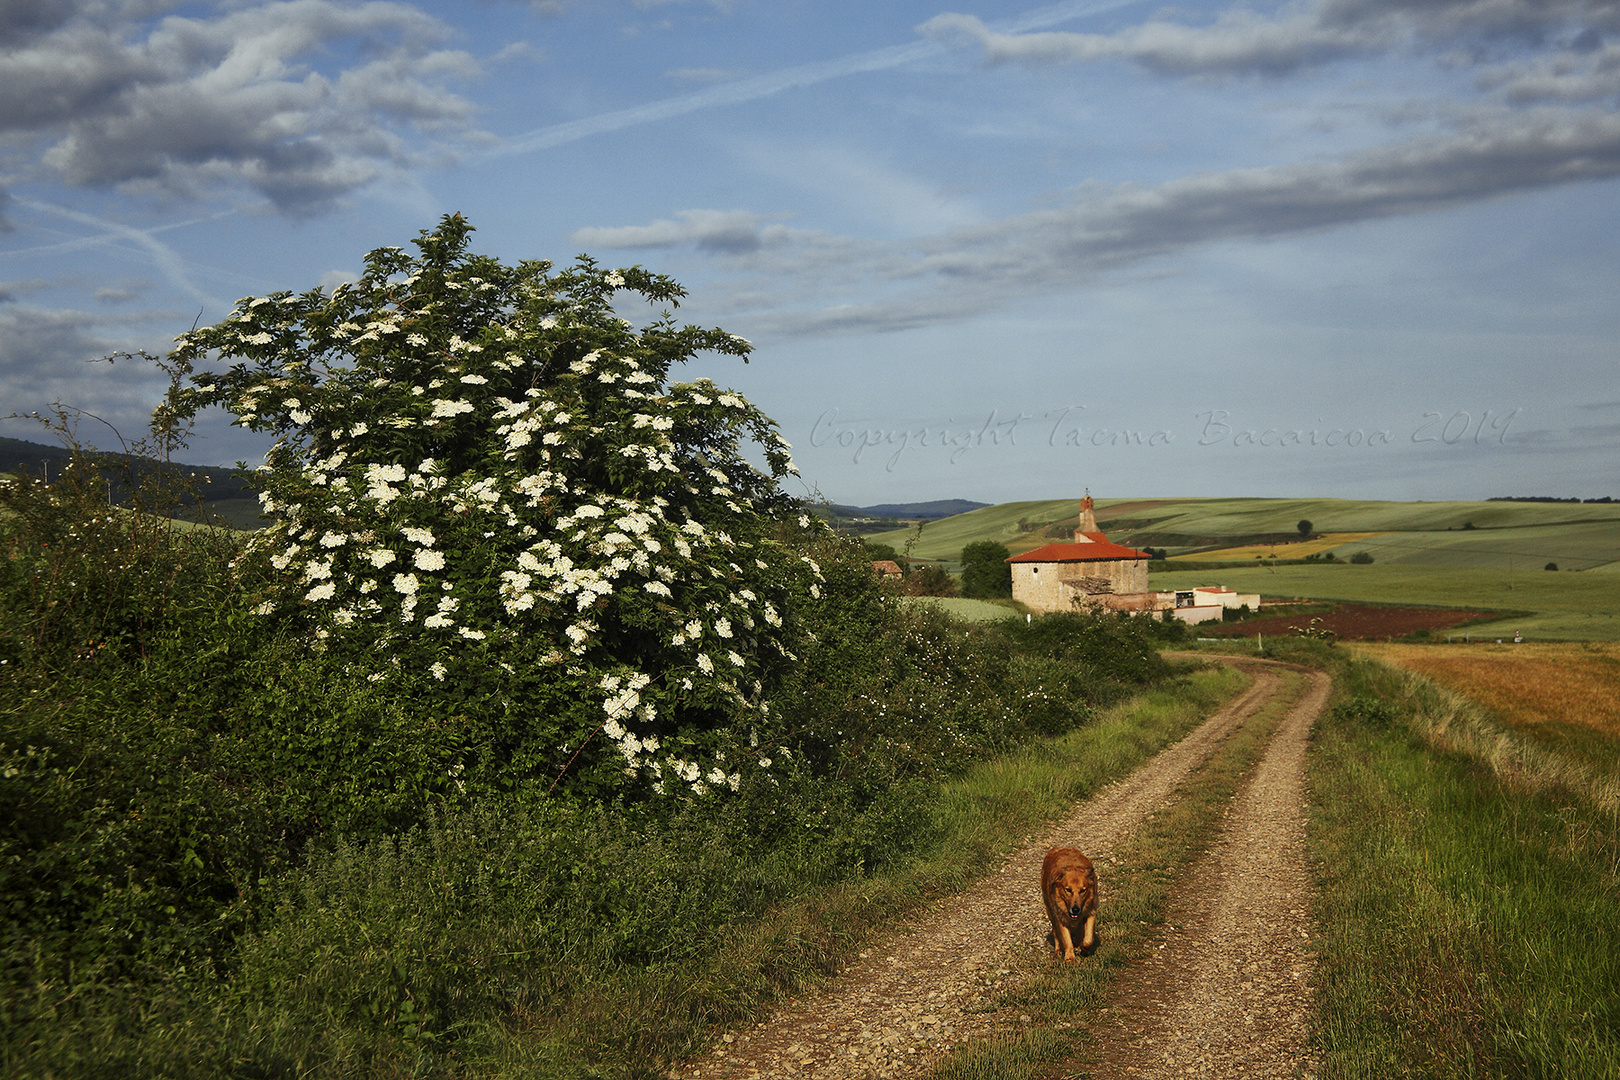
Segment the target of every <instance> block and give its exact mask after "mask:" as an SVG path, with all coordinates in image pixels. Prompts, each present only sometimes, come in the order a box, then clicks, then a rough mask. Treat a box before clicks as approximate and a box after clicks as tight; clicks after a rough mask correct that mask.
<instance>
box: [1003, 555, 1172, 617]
mask: <svg viewBox="0 0 1620 1080" xmlns="http://www.w3.org/2000/svg"><path fill="white" fill-rule="evenodd" d="M1012 573H1013V599H1014V600H1017V601H1019V602H1021V603H1024V604H1027V605H1029V606H1030V607H1031V608H1033V609H1034V610H1036V611H1074V610H1076V606H1075V604H1074V601H1073V597H1074V596H1075V591H1074V590H1073V589H1070V588H1065V587H1064V586H1063V582H1064V581H1071V580H1073V579H1075V578H1079V577H1095V578H1107V579H1108V583H1109V585H1110V586H1112V587H1113V591H1114V592H1115V593H1143V592H1147V581H1148V572H1147V560H1146V559H1108V560H1103V561H1099V562H1061V563H1033V562H1026V563H1018V562H1015V563H1013V564H1012Z"/></svg>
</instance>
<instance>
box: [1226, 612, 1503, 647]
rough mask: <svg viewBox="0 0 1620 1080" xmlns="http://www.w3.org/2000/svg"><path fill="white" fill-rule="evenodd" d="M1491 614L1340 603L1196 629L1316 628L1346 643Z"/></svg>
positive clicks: (1243, 633) (1237, 632)
mask: <svg viewBox="0 0 1620 1080" xmlns="http://www.w3.org/2000/svg"><path fill="white" fill-rule="evenodd" d="M1490 614H1491V613H1490V612H1488V611H1456V610H1454V609H1451V608H1403V607H1369V606H1367V605H1365V604H1340V605H1339V606H1338V607H1337V608H1336V609H1334V610H1333V611H1325V612H1317V613H1315V614H1311V615H1278V616H1275V617H1274V618H1269V619H1246V620H1244V621H1243V622H1236V623H1204V624H1201V625H1199V626H1197V627H1195V628H1194V629H1196V630H1197V632H1198V635H1199V636H1200V637H1253V636H1254V635H1256V634H1276V635H1283V634H1292V633H1293V632H1294V630H1295V629H1296V628H1301V627H1309V626H1310V625H1311V620H1312V619H1321V620H1322V621H1321V622H1320V623H1318V624H1317V625H1318V626H1320V627H1321V628H1322V629H1324V630H1331V631H1333V632H1334V633H1335V634H1337V635H1339V637H1341V638H1344V639H1345V640H1347V641H1366V640H1373V639H1379V638H1398V637H1405V636H1406V635H1407V634H1410V633H1413V632H1414V631H1417V630H1429V631H1431V632H1432V631H1435V630H1449V629H1451V628H1452V627H1454V626H1457V625H1459V624H1461V623H1465V622H1468V621H1470V620H1472V619H1481V618H1485V617H1486V616H1488V615H1490Z"/></svg>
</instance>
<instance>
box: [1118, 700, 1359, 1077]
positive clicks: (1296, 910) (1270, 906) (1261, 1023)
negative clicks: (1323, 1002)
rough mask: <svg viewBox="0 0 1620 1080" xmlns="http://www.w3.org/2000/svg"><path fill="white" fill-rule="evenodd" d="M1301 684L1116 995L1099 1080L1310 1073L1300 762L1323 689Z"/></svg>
mask: <svg viewBox="0 0 1620 1080" xmlns="http://www.w3.org/2000/svg"><path fill="white" fill-rule="evenodd" d="M1307 678H1308V680H1309V683H1308V687H1307V689H1306V692H1305V694H1304V695H1303V696H1302V697H1301V698H1300V700H1299V701H1298V702H1296V703H1295V704H1294V706H1293V707H1292V708H1291V709H1289V711H1288V714H1287V716H1285V717H1284V719H1283V721H1282V723H1281V724H1280V725H1279V726H1278V728H1277V731H1276V733H1275V734H1274V735H1273V736H1272V739H1271V742H1270V744H1269V745H1268V747H1267V749H1266V752H1265V755H1264V756H1263V757H1262V758H1261V760H1260V763H1259V765H1258V766H1257V767H1256V768H1255V771H1254V773H1253V775H1252V777H1251V778H1250V780H1249V783H1248V785H1247V787H1246V788H1245V789H1244V790H1243V791H1241V792H1240V793H1239V794H1238V796H1237V797H1236V798H1235V799H1233V801H1232V803H1231V805H1230V806H1229V808H1228V810H1227V813H1226V818H1225V821H1224V823H1223V826H1222V831H1221V836H1220V839H1219V840H1217V841H1216V843H1215V846H1214V847H1213V848H1212V849H1211V850H1210V851H1209V853H1208V854H1207V855H1205V856H1204V857H1203V858H1202V859H1200V860H1199V862H1198V864H1197V866H1196V867H1195V868H1194V870H1193V871H1192V873H1191V874H1190V875H1189V878H1188V884H1187V886H1186V887H1185V888H1184V889H1183V890H1182V891H1181V894H1180V899H1179V902H1178V904H1177V908H1178V910H1177V911H1176V913H1175V914H1174V915H1173V916H1172V921H1171V923H1170V925H1169V926H1167V927H1166V928H1165V934H1164V938H1163V941H1162V943H1161V944H1160V946H1159V948H1158V949H1157V950H1156V951H1155V952H1154V953H1153V954H1152V956H1151V957H1150V958H1149V959H1148V960H1147V961H1146V962H1145V963H1143V964H1140V965H1137V966H1135V967H1133V968H1132V970H1131V971H1130V972H1129V973H1128V974H1126V975H1124V976H1123V977H1122V978H1121V979H1120V980H1119V981H1117V982H1116V983H1115V984H1114V985H1113V986H1112V987H1111V988H1110V993H1109V998H1110V1001H1111V1002H1112V1003H1113V1004H1112V1005H1111V1008H1110V1014H1111V1019H1110V1021H1109V1022H1108V1023H1105V1024H1101V1025H1098V1026H1096V1027H1093V1029H1092V1032H1093V1034H1094V1035H1096V1036H1097V1037H1098V1040H1099V1045H1098V1048H1097V1050H1096V1052H1095V1053H1094V1054H1089V1055H1087V1056H1088V1057H1090V1058H1091V1059H1092V1060H1093V1061H1094V1062H1095V1064H1094V1068H1093V1073H1092V1075H1094V1076H1097V1077H1169V1076H1178V1077H1180V1076H1198V1077H1302V1076H1303V1077H1309V1076H1312V1075H1314V1074H1315V1070H1316V1065H1317V1060H1316V1056H1315V1054H1314V1052H1313V1049H1312V1047H1311V1040H1310V1035H1311V1032H1310V1019H1311V991H1310V978H1311V974H1312V972H1313V971H1314V967H1315V965H1314V957H1313V956H1312V954H1311V952H1310V951H1309V949H1308V943H1309V930H1310V903H1311V879H1310V872H1309V867H1308V865H1307V862H1306V853H1305V764H1306V761H1305V758H1306V751H1307V748H1308V742H1309V737H1310V730H1311V725H1312V723H1313V722H1314V721H1315V719H1316V717H1317V715H1318V714H1319V713H1320V712H1321V711H1322V708H1323V706H1324V705H1325V704H1326V702H1327V696H1328V689H1329V680H1328V677H1327V676H1326V675H1323V674H1322V673H1321V672H1316V671H1312V672H1309V673H1308V674H1307Z"/></svg>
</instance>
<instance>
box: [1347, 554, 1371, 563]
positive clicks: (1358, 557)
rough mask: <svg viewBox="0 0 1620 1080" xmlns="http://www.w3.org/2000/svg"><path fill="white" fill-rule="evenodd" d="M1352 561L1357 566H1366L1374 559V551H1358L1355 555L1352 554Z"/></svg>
mask: <svg viewBox="0 0 1620 1080" xmlns="http://www.w3.org/2000/svg"><path fill="white" fill-rule="evenodd" d="M1350 561H1351V562H1353V563H1355V564H1356V565H1357V566H1366V565H1367V564H1368V563H1370V562H1372V561H1373V557H1372V552H1370V551H1358V552H1356V553H1355V554H1354V555H1352V556H1350Z"/></svg>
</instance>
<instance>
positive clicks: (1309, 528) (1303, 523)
mask: <svg viewBox="0 0 1620 1080" xmlns="http://www.w3.org/2000/svg"><path fill="white" fill-rule="evenodd" d="M1294 528H1296V529H1298V530H1299V538H1300V539H1301V540H1309V539H1310V538H1311V533H1312V532H1314V531H1315V529H1316V526H1314V525H1312V524H1311V522H1310V519H1309V518H1301V519H1300V521H1299V524H1298V525H1295V526H1294Z"/></svg>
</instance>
